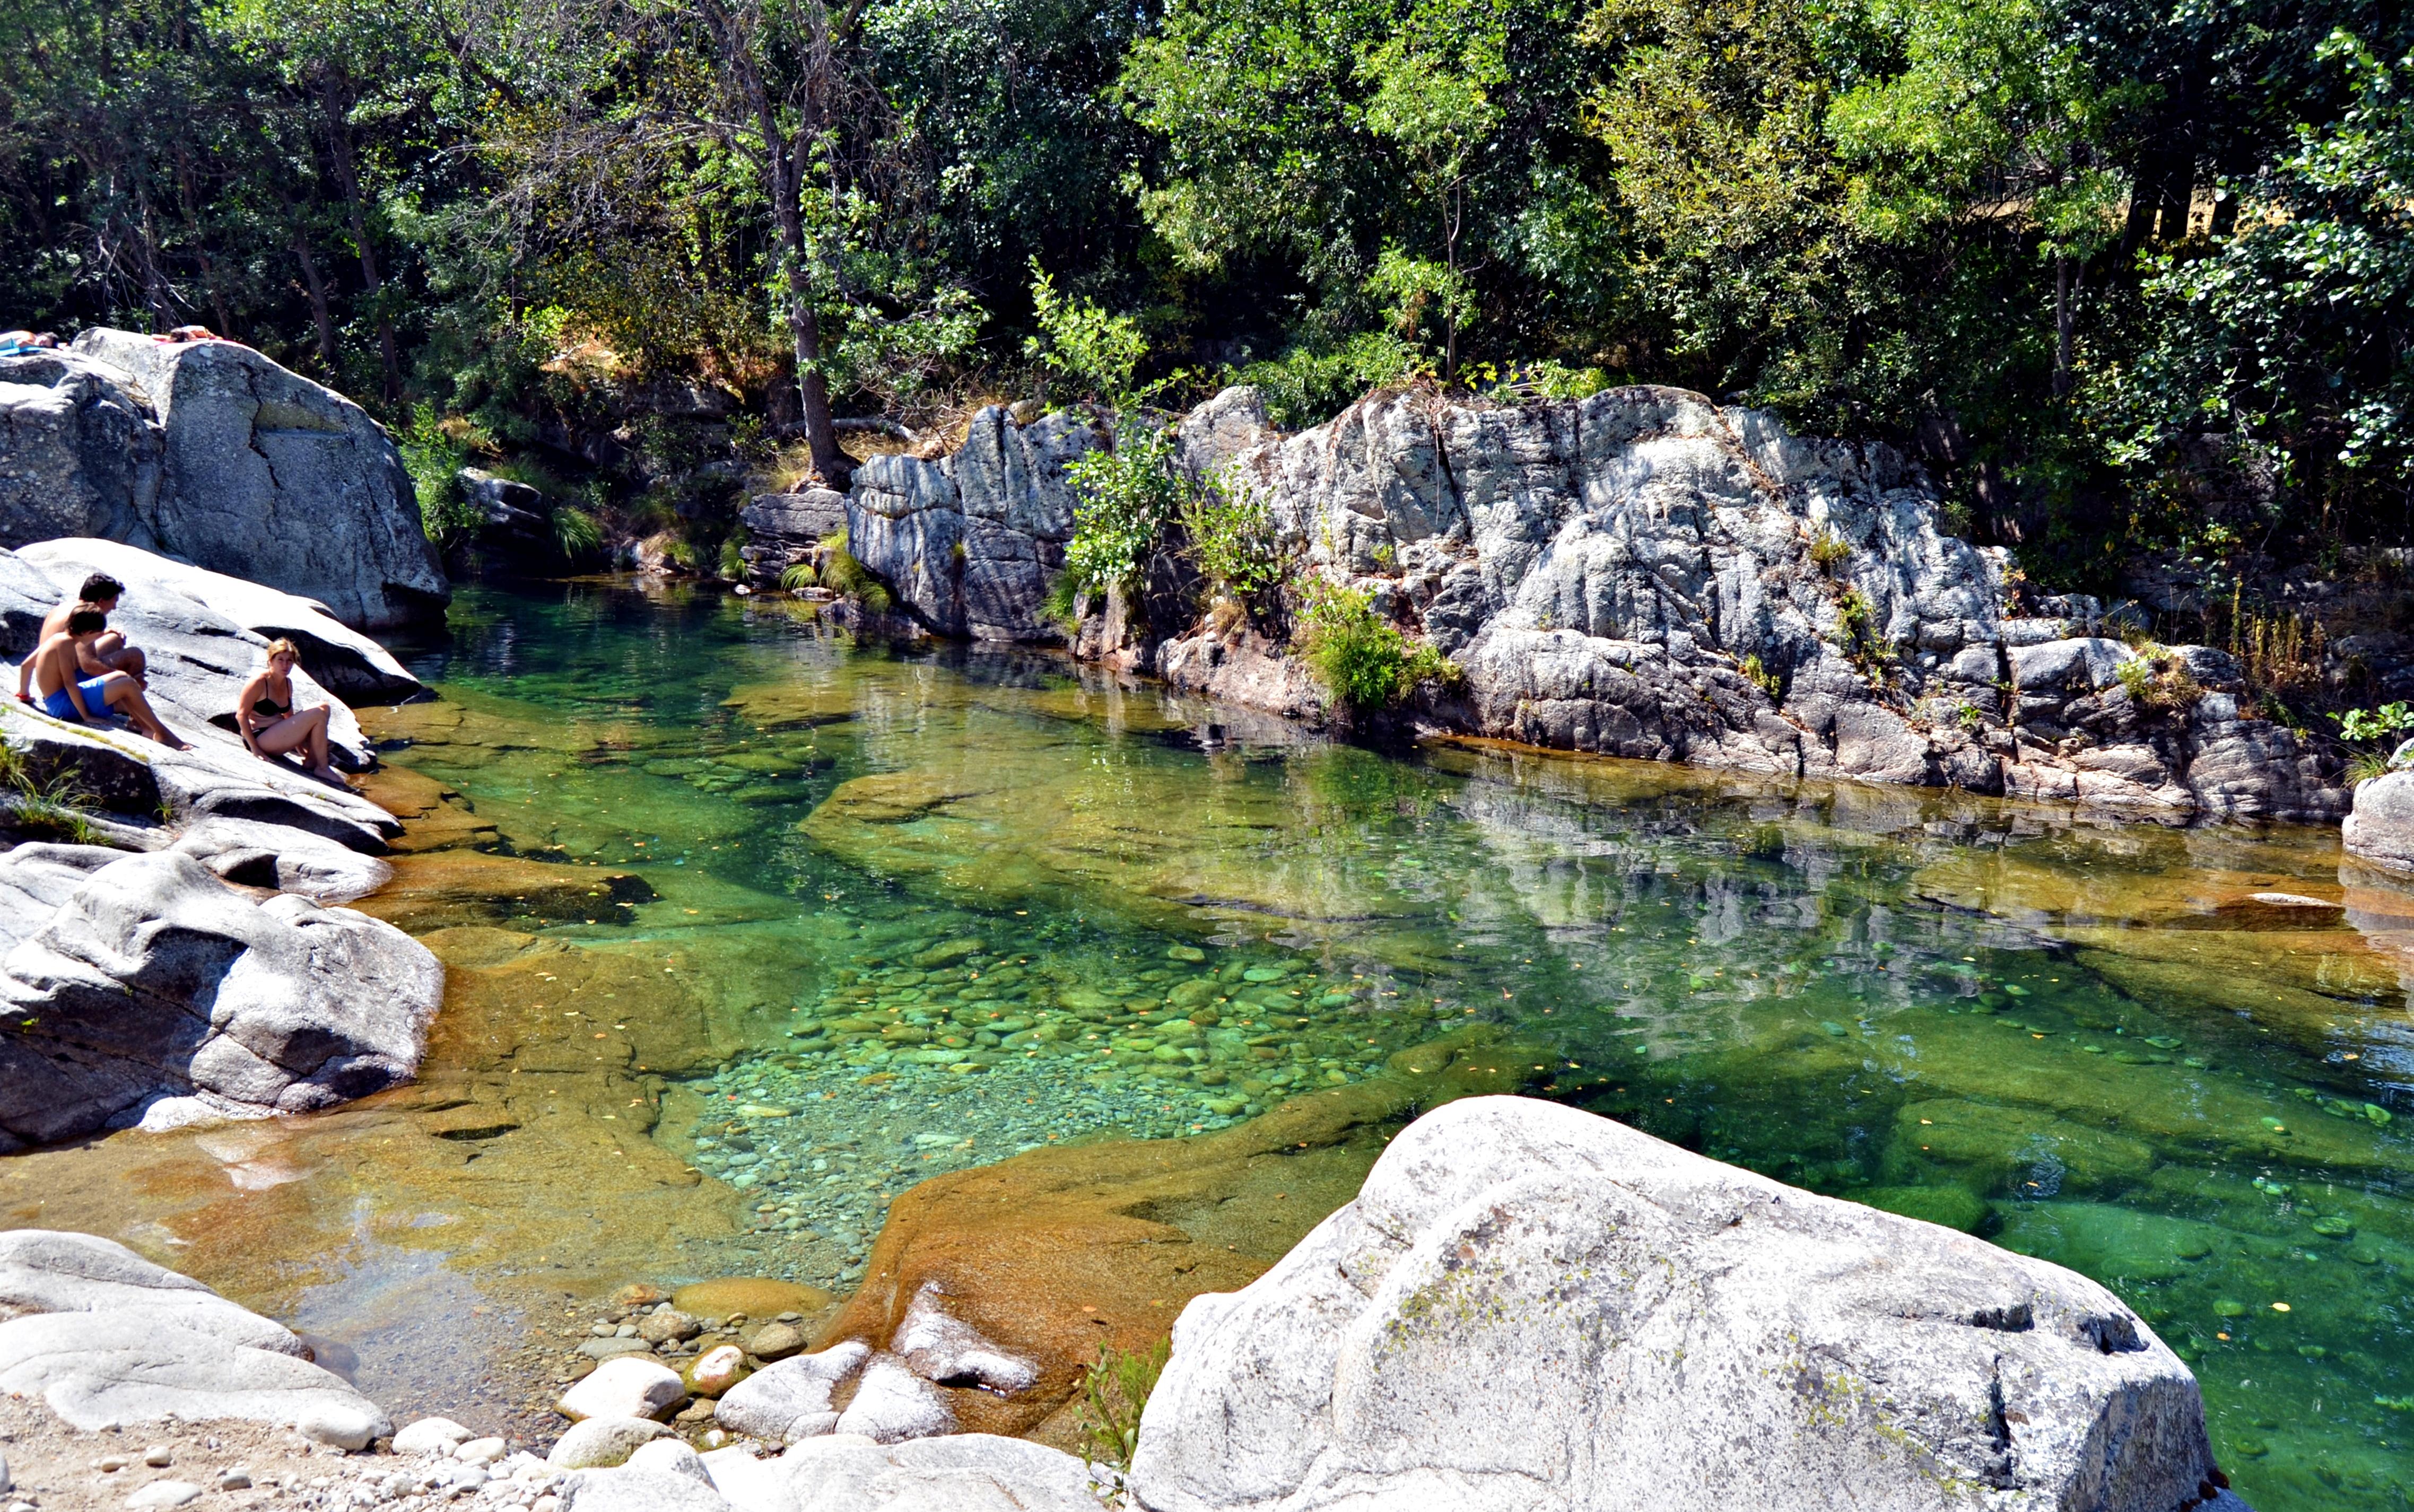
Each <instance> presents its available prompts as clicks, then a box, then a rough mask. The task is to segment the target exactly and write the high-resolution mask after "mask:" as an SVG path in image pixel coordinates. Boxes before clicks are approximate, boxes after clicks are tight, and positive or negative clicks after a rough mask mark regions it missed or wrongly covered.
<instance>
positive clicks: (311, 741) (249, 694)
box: [234, 637, 343, 783]
mask: <svg viewBox="0 0 2414 1512" xmlns="http://www.w3.org/2000/svg"><path fill="white" fill-rule="evenodd" d="M300 660H302V648H301V647H300V646H298V645H294V644H293V643H292V642H291V641H289V640H285V639H283V638H281V637H280V638H279V639H276V640H274V641H271V642H269V643H268V665H267V666H266V667H264V668H262V669H261V671H260V672H258V673H255V674H253V675H252V679H251V681H249V682H247V683H246V684H244V685H243V692H242V693H241V694H240V695H238V696H237V698H236V701H235V710H234V719H235V724H236V725H237V726H238V727H239V728H240V729H241V730H242V731H243V743H244V744H245V745H246V746H249V747H250V748H251V753H252V754H253V755H255V756H257V757H259V758H260V759H261V761H264V762H273V761H275V760H276V758H277V757H279V756H282V755H285V754H287V753H288V752H299V753H301V755H302V756H303V758H304V759H305V761H307V762H308V763H309V764H310V775H311V776H312V777H315V778H319V779H320V781H322V782H336V783H340V782H342V781H343V778H340V777H338V776H336V775H335V768H334V767H333V766H331V765H329V764H328V763H327V715H328V709H327V706H326V705H325V704H318V705H316V706H314V707H311V708H306V709H296V708H295V707H294V706H293V667H294V664H295V663H296V662H298V661H300Z"/></svg>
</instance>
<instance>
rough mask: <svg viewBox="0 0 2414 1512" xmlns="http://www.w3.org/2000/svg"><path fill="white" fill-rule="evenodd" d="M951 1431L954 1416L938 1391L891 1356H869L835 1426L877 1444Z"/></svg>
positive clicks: (843, 1431) (954, 1423)
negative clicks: (867, 1362) (868, 1362)
mask: <svg viewBox="0 0 2414 1512" xmlns="http://www.w3.org/2000/svg"><path fill="white" fill-rule="evenodd" d="M955 1427H956V1415H955V1414H954V1413H952V1412H950V1411H948V1410H947V1402H946V1398H944V1397H942V1396H940V1395H939V1388H938V1387H937V1386H932V1385H931V1383H930V1382H928V1381H925V1380H923V1379H922V1378H921V1377H920V1376H918V1375H916V1374H915V1373H914V1371H913V1369H912V1368H911V1367H910V1366H908V1365H907V1364H906V1363H905V1362H904V1361H903V1360H902V1359H899V1358H898V1357H897V1356H894V1355H874V1356H872V1361H871V1363H870V1364H868V1365H866V1366H865V1367H864V1368H863V1379H862V1380H861V1381H859V1382H857V1384H856V1387H855V1400H854V1401H851V1402H848V1403H847V1405H846V1411H844V1412H842V1413H841V1414H839V1416H838V1424H837V1429H838V1431H839V1432H841V1433H860V1434H862V1435H863V1436H864V1437H866V1438H869V1439H872V1440H873V1441H875V1442H877V1443H881V1444H894V1443H896V1442H897V1441H898V1440H900V1439H918V1438H928V1437H929V1436H931V1434H933V1433H951V1432H953V1431H955Z"/></svg>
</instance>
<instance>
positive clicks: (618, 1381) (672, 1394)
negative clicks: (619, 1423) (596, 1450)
mask: <svg viewBox="0 0 2414 1512" xmlns="http://www.w3.org/2000/svg"><path fill="white" fill-rule="evenodd" d="M686 1395H687V1387H685V1386H681V1385H680V1384H679V1378H678V1371H674V1370H672V1369H671V1368H670V1367H668V1366H666V1365H664V1364H663V1363H662V1362H661V1361H659V1360H656V1359H653V1358H650V1357H647V1358H639V1357H636V1356H629V1355H622V1356H618V1357H617V1358H613V1359H607V1360H605V1361H604V1362H603V1364H601V1365H598V1366H596V1367H595V1369H594V1370H593V1371H591V1372H589V1375H588V1376H587V1378H586V1379H585V1380H582V1381H580V1382H578V1383H576V1384H575V1385H574V1386H571V1388H570V1389H569V1390H567V1391H565V1392H563V1393H562V1394H561V1401H559V1403H558V1406H559V1410H560V1412H561V1415H562V1416H564V1417H567V1418H569V1419H571V1420H572V1421H573V1422H575V1421H577V1420H578V1419H579V1418H582V1417H660V1416H663V1415H664V1414H666V1413H668V1412H669V1411H670V1410H671V1409H672V1408H673V1407H676V1406H678V1404H679V1401H680V1399H681V1398H683V1397H685V1396H686Z"/></svg>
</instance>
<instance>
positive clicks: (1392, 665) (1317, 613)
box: [1300, 578, 1463, 709]
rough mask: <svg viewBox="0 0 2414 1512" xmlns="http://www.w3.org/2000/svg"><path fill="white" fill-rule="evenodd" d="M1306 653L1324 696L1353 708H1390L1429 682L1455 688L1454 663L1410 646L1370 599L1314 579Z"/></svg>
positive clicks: (1306, 608)
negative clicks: (1439, 682) (1449, 685)
mask: <svg viewBox="0 0 2414 1512" xmlns="http://www.w3.org/2000/svg"><path fill="white" fill-rule="evenodd" d="M1301 622H1302V627H1303V628H1302V633H1301V636H1300V650H1301V653H1302V654H1303V655H1304V657H1305V658H1306V659H1307V666H1308V671H1309V672H1311V673H1313V674H1315V676H1316V680H1317V681H1318V682H1319V683H1322V684H1323V685H1324V689H1325V691H1327V692H1329V693H1331V694H1332V695H1333V696H1334V699H1335V700H1336V701H1337V702H1339V703H1341V704H1344V705H1346V706H1347V707H1349V708H1352V709H1384V708H1390V707H1391V706H1392V705H1393V704H1397V703H1399V702H1400V700H1402V699H1404V698H1406V697H1408V694H1409V693H1410V692H1412V691H1413V690H1414V689H1416V686H1417V684H1419V683H1421V682H1423V681H1425V680H1427V679H1428V678H1432V679H1438V680H1439V681H1441V682H1443V683H1445V684H1455V683H1456V682H1457V681H1458V680H1459V679H1460V678H1461V677H1462V676H1463V674H1461V673H1460V672H1459V670H1458V667H1457V665H1456V664H1455V663H1453V662H1452V661H1449V660H1445V659H1444V658H1443V656H1442V654H1441V653H1440V652H1438V651H1437V650H1435V649H1434V648H1433V646H1432V645H1428V644H1426V643H1425V642H1423V641H1410V640H1409V639H1408V637H1407V636H1405V635H1403V634H1401V633H1400V631H1399V629H1398V627H1396V626H1394V625H1393V624H1392V623H1391V622H1390V621H1388V620H1386V619H1384V618H1383V617H1382V616H1381V615H1378V614H1376V613H1375V606H1374V604H1373V603H1372V602H1371V601H1370V600H1368V599H1367V597H1366V595H1364V594H1363V593H1361V592H1359V591H1358V590H1357V589H1355V588H1346V587H1340V586H1335V585H1334V584H1331V583H1327V582H1325V581H1324V580H1323V579H1322V578H1312V579H1310V580H1309V582H1308V585H1307V591H1306V594H1305V598H1304V603H1303V604H1302V605H1301Z"/></svg>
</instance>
